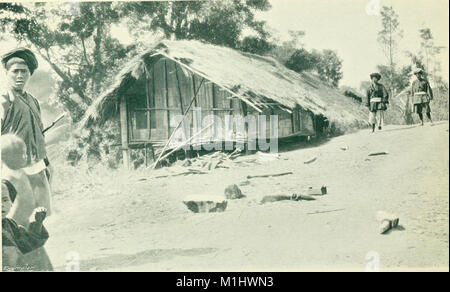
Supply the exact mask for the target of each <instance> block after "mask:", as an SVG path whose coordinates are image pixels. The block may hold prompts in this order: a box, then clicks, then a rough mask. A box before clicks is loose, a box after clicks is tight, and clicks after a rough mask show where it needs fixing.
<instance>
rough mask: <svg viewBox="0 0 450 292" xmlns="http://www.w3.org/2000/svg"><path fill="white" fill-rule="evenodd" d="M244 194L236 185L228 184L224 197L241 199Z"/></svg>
mask: <svg viewBox="0 0 450 292" xmlns="http://www.w3.org/2000/svg"><path fill="white" fill-rule="evenodd" d="M244 197H245V196H244V195H243V194H242V191H241V190H240V189H239V187H238V186H237V185H230V186H228V187H227V188H226V189H225V198H227V199H228V200H235V199H241V198H244Z"/></svg>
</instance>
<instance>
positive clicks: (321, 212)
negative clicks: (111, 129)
mask: <svg viewBox="0 0 450 292" xmlns="http://www.w3.org/2000/svg"><path fill="white" fill-rule="evenodd" d="M344 210H345V208H343V209H335V210H325V211H316V212H312V213H306V214H307V215H314V214H323V213H331V212H338V211H344Z"/></svg>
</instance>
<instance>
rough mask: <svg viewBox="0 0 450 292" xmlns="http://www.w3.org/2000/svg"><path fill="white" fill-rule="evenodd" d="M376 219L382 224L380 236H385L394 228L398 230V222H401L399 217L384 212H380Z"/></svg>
mask: <svg viewBox="0 0 450 292" xmlns="http://www.w3.org/2000/svg"><path fill="white" fill-rule="evenodd" d="M376 217H377V220H378V222H379V223H380V226H379V232H380V234H384V233H386V232H387V231H389V230H391V229H393V228H397V227H398V222H399V221H400V219H399V218H398V217H397V216H395V215H393V214H390V213H387V212H384V211H378V212H377V215H376Z"/></svg>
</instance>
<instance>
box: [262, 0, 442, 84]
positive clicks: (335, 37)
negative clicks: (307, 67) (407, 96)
mask: <svg viewBox="0 0 450 292" xmlns="http://www.w3.org/2000/svg"><path fill="white" fill-rule="evenodd" d="M369 2H372V3H375V6H372V5H370V7H377V6H378V5H376V4H377V2H378V3H379V6H392V7H393V8H394V10H395V11H396V12H397V14H398V15H399V22H400V27H401V29H402V30H403V33H404V37H403V39H402V41H401V42H400V46H399V50H400V51H399V54H398V57H399V62H400V63H401V64H405V65H406V64H409V63H408V60H407V59H406V58H405V56H404V53H403V52H404V51H406V50H409V51H413V52H417V50H418V48H419V46H420V37H419V33H418V31H419V29H420V28H422V27H423V26H424V25H425V26H427V27H429V28H430V29H431V31H432V33H433V36H434V38H435V43H436V44H437V45H442V46H445V47H446V49H445V50H444V51H443V53H442V55H441V56H442V61H441V62H442V75H443V77H444V79H445V80H447V81H448V77H449V73H448V71H449V65H448V64H449V60H448V46H449V29H448V27H449V14H448V10H449V1H448V0H272V1H271V4H272V9H271V10H270V11H268V12H264V13H260V14H259V15H258V17H260V18H261V19H263V20H266V21H267V23H268V24H269V25H270V27H272V28H273V29H275V30H276V31H277V32H278V33H279V34H280V35H281V36H283V35H284V36H286V34H287V32H288V31H289V30H303V31H305V32H306V35H305V37H304V38H303V42H304V43H305V47H306V48H307V49H332V50H336V51H337V53H338V55H339V56H340V58H341V59H342V60H343V73H344V77H343V79H342V80H341V85H349V86H353V87H356V88H359V85H360V83H361V81H364V80H367V79H368V78H369V74H370V73H371V72H374V71H376V66H377V65H378V64H383V63H386V57H385V55H384V53H383V52H382V51H381V49H380V46H379V44H378V42H377V36H378V31H380V30H381V16H380V15H379V14H378V15H374V14H375V13H374V12H376V9H369V12H370V13H367V12H366V6H367V5H368V3H369Z"/></svg>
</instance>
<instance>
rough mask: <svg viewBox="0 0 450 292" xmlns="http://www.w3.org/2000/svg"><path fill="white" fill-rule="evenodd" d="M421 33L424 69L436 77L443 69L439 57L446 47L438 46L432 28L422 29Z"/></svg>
mask: <svg viewBox="0 0 450 292" xmlns="http://www.w3.org/2000/svg"><path fill="white" fill-rule="evenodd" d="M419 34H420V38H421V39H422V42H421V44H420V46H421V55H422V56H423V63H424V68H423V69H424V70H425V71H426V72H427V73H428V75H430V76H431V77H432V78H433V79H435V78H437V75H438V73H439V72H440V70H441V64H440V62H439V61H438V59H437V57H438V56H439V54H440V53H441V51H442V49H444V47H442V46H436V45H435V44H434V38H433V34H432V33H431V29H430V28H427V27H425V28H422V29H420V30H419Z"/></svg>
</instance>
